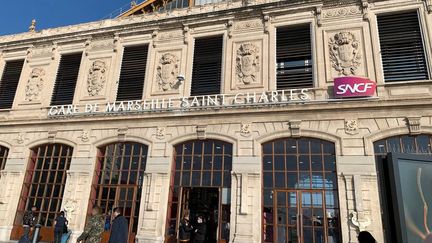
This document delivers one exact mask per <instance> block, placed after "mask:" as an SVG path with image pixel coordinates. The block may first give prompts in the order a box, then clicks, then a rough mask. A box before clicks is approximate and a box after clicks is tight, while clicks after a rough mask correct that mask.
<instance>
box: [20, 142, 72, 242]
mask: <svg viewBox="0 0 432 243" xmlns="http://www.w3.org/2000/svg"><path fill="white" fill-rule="evenodd" d="M72 153H73V148H72V147H70V146H68V145H65V144H45V145H41V146H38V147H36V148H33V149H31V151H30V159H29V162H28V165H27V171H26V174H25V178H24V184H23V187H22V190H21V197H20V200H19V205H18V211H17V213H16V217H15V223H14V225H15V227H14V232H17V231H16V230H18V231H19V228H20V227H21V225H22V217H23V215H24V212H25V211H27V210H30V209H31V207H32V206H36V208H37V211H36V214H37V216H38V217H37V221H38V223H39V224H41V225H42V226H44V227H51V226H53V223H54V219H55V218H56V217H57V214H58V213H59V212H60V210H61V204H62V199H63V191H64V188H65V183H66V172H67V171H68V170H69V167H70V163H71V160H72ZM42 237H43V238H42V239H43V240H51V239H52V236H51V234H50V232H49V231H47V232H45V231H43V232H42ZM12 238H15V239H18V238H19V234H17V235H15V234H14V233H12Z"/></svg>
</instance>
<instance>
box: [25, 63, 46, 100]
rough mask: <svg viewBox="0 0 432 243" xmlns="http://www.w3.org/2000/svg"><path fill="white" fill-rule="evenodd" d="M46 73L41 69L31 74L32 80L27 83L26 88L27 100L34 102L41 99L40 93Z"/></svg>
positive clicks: (35, 69)
mask: <svg viewBox="0 0 432 243" xmlns="http://www.w3.org/2000/svg"><path fill="white" fill-rule="evenodd" d="M44 74H45V72H44V71H43V70H42V69H40V68H34V69H33V70H32V72H31V73H30V78H29V80H28V82H27V87H26V100H27V101H33V100H35V99H37V98H38V97H39V93H40V92H41V91H42V87H43V79H42V76H43V75H44Z"/></svg>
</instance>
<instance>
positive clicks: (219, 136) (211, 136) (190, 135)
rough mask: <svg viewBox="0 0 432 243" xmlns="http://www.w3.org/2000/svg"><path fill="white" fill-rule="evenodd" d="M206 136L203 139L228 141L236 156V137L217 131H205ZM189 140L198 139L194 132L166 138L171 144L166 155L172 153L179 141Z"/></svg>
mask: <svg viewBox="0 0 432 243" xmlns="http://www.w3.org/2000/svg"><path fill="white" fill-rule="evenodd" d="M205 135H206V138H205V139H203V140H211V139H213V140H218V141H221V142H225V143H230V144H231V145H232V148H233V156H237V154H238V141H237V139H236V138H234V137H231V136H228V135H226V134H219V133H212V132H206V134H205ZM191 140H198V137H197V134H196V133H188V134H184V135H182V136H178V137H175V138H173V139H171V140H168V144H169V145H171V146H168V148H167V153H166V156H170V155H171V154H172V153H173V148H174V147H175V146H176V145H178V144H181V143H185V142H187V141H191Z"/></svg>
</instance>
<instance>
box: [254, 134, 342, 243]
mask: <svg viewBox="0 0 432 243" xmlns="http://www.w3.org/2000/svg"><path fill="white" fill-rule="evenodd" d="M262 153H263V156H262V169H263V182H262V186H263V190H262V193H263V202H262V205H263V217H262V221H263V227H264V229H263V232H262V239H263V242H275V243H276V242H278V243H285V242H296V243H336V242H341V239H340V238H341V237H340V217H339V202H338V184H337V174H336V156H335V145H334V144H333V143H331V142H327V141H324V140H319V139H312V138H299V139H297V138H283V139H277V140H274V141H270V142H267V143H264V144H263V145H262Z"/></svg>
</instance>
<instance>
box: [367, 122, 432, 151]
mask: <svg viewBox="0 0 432 243" xmlns="http://www.w3.org/2000/svg"><path fill="white" fill-rule="evenodd" d="M409 132H410V131H409V129H408V127H406V126H403V127H394V128H390V129H386V130H380V131H377V132H375V133H372V134H369V135H367V136H365V137H364V144H365V153H366V155H374V142H376V141H379V140H381V139H385V138H389V137H395V136H402V135H409ZM419 133H420V134H431V135H432V127H430V126H426V127H421V130H420V131H419Z"/></svg>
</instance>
